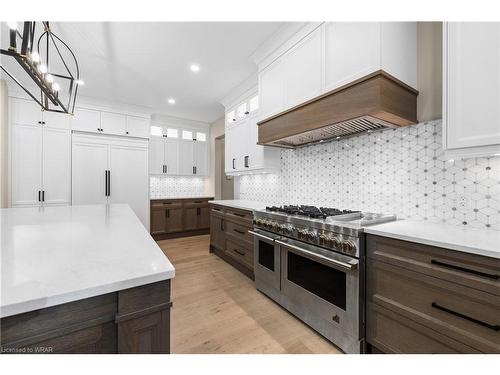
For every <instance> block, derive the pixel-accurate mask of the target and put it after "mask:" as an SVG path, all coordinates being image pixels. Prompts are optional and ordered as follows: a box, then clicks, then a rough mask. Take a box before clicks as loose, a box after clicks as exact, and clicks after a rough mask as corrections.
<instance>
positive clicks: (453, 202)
mask: <svg viewBox="0 0 500 375" xmlns="http://www.w3.org/2000/svg"><path fill="white" fill-rule="evenodd" d="M441 134H442V131H441V121H440V120H437V121H432V122H428V123H421V124H417V125H413V126H408V127H405V128H400V129H387V130H384V131H381V132H376V133H371V134H364V135H361V136H357V137H352V138H348V139H344V140H339V141H333V142H328V143H324V144H319V145H315V146H309V147H304V148H300V149H296V150H285V149H284V150H282V151H281V159H282V160H281V173H280V174H278V175H254V176H242V177H240V178H239V198H240V199H251V200H258V201H263V202H266V203H268V204H271V203H272V204H312V205H319V206H321V205H325V206H332V207H338V208H343V209H361V210H364V211H374V212H382V213H395V214H397V215H398V216H399V217H402V218H411V219H415V220H423V221H431V222H442V223H448V224H452V225H461V226H469V227H476V228H485V229H494V230H500V157H498V156H496V157H490V158H471V159H466V160H447V159H446V158H445V157H444V154H443V151H442V148H441V144H442V143H441ZM461 200H463V201H464V203H465V204H464V205H462V204H461V203H460V202H461Z"/></svg>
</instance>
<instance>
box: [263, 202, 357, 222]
mask: <svg viewBox="0 0 500 375" xmlns="http://www.w3.org/2000/svg"><path fill="white" fill-rule="evenodd" d="M266 211H270V212H280V213H283V214H287V215H298V216H304V217H310V218H312V219H326V218H327V217H330V216H346V215H349V216H352V217H359V216H360V215H361V211H355V210H354V211H353V210H341V209H338V208H332V207H316V206H305V205H301V206H298V205H296V206H294V205H284V206H279V207H278V206H270V207H266ZM352 214H354V215H352Z"/></svg>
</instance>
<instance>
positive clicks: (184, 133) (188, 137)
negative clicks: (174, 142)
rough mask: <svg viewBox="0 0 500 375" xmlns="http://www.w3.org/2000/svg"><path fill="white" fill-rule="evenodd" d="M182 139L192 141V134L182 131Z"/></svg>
mask: <svg viewBox="0 0 500 375" xmlns="http://www.w3.org/2000/svg"><path fill="white" fill-rule="evenodd" d="M182 139H189V140H191V141H192V140H193V132H191V131H189V130H183V131H182Z"/></svg>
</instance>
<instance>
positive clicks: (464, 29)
mask: <svg viewBox="0 0 500 375" xmlns="http://www.w3.org/2000/svg"><path fill="white" fill-rule="evenodd" d="M443 31H444V32H443V37H444V41H443V47H444V48H443V51H444V57H443V68H444V74H443V78H444V84H443V148H444V150H445V152H446V154H447V155H449V156H450V157H474V156H488V155H493V154H500V23H497V22H481V23H475V22H464V23H455V22H450V23H448V24H445V25H444V28H443Z"/></svg>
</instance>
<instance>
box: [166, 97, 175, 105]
mask: <svg viewBox="0 0 500 375" xmlns="http://www.w3.org/2000/svg"><path fill="white" fill-rule="evenodd" d="M167 101H168V104H175V99H174V98H168V100H167Z"/></svg>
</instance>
